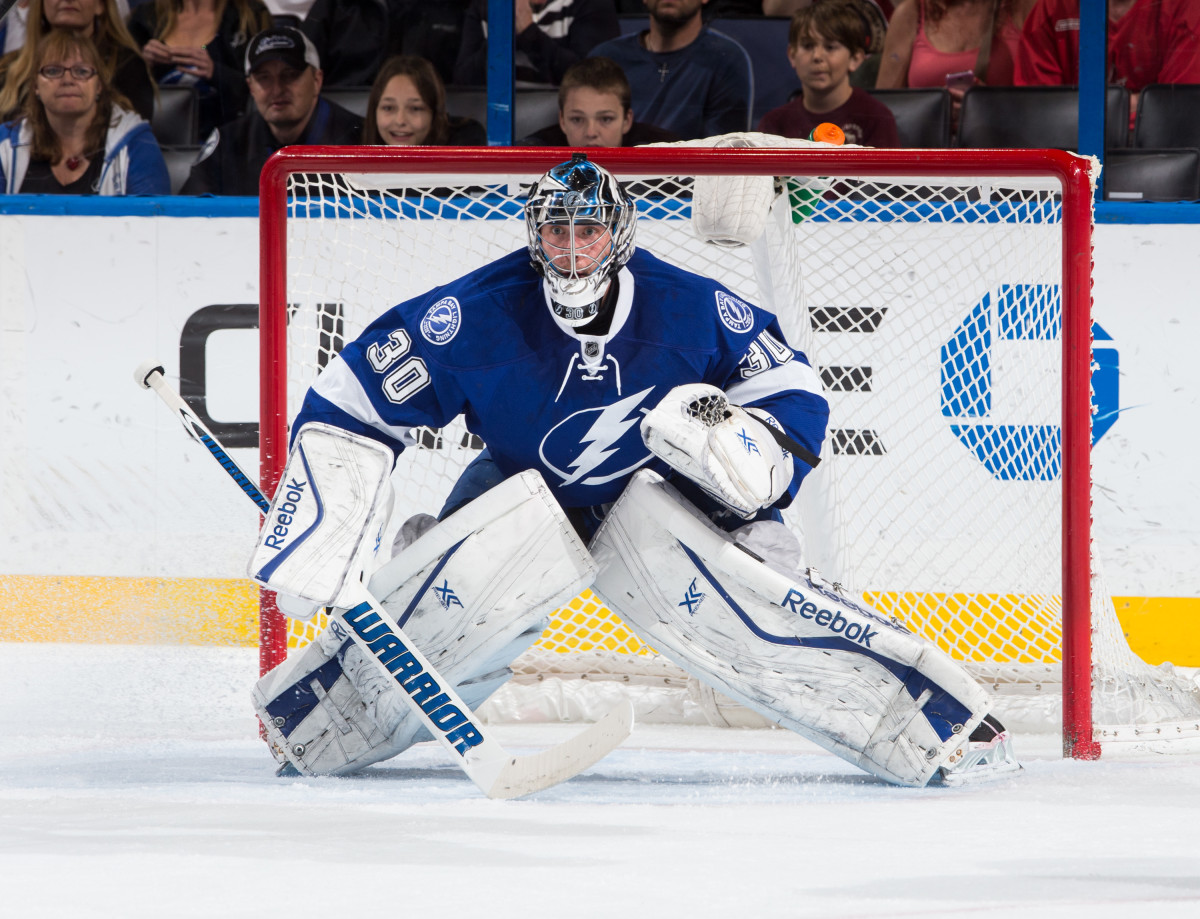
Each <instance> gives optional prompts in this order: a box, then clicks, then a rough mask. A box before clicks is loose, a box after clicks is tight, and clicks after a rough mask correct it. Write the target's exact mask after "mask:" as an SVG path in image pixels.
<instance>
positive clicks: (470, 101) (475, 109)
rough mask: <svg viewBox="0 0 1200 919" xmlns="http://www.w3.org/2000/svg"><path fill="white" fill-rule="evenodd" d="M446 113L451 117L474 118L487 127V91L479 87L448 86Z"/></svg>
mask: <svg viewBox="0 0 1200 919" xmlns="http://www.w3.org/2000/svg"><path fill="white" fill-rule="evenodd" d="M446 112H447V113H448V114H449V115H450V116H451V117H457V118H474V119H475V120H476V121H478V122H479V123H480V124H481V125H484V126H485V127H486V126H487V90H486V89H484V88H482V87H479V86H447V87H446Z"/></svg>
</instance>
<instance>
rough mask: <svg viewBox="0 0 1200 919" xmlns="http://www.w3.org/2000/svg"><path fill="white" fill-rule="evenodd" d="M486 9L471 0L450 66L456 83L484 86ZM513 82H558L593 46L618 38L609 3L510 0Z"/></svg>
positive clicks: (481, 0) (480, 2) (484, 3)
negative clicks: (457, 50)
mask: <svg viewBox="0 0 1200 919" xmlns="http://www.w3.org/2000/svg"><path fill="white" fill-rule="evenodd" d="M487 5H488V0H473V2H472V3H471V5H470V6H469V7H467V17H466V19H465V20H464V22H463V42H462V47H461V48H460V49H459V52H458V60H457V61H456V62H455V65H454V82H455V83H457V84H459V85H460V86H482V85H484V84H485V83H486V82H487ZM513 33H514V34H515V35H516V49H515V50H516V61H515V64H516V78H517V79H518V80H524V81H526V82H530V83H559V82H560V81H561V80H562V78H563V75H564V74H565V73H566V72H567V68H568V67H570V66H571V65H572V64H574V63H575V62H576V61H579V60H582V59H583V58H585V57H587V55H588V52H589V51H591V50H592V49H593V48H594V47H595V46H596V45H597V44H599V43H600V42H602V41H607V40H608V39H610V38H616V37H617V36H618V35H620V34H621V26H620V24H619V23H618V22H617V11H616V8H615V7H614V6H613V3H612V0H513Z"/></svg>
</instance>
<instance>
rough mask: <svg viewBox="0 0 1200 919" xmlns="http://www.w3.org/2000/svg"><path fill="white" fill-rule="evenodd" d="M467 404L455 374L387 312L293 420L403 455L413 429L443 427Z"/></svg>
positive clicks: (396, 313)
mask: <svg viewBox="0 0 1200 919" xmlns="http://www.w3.org/2000/svg"><path fill="white" fill-rule="evenodd" d="M464 408H465V398H464V397H463V395H462V392H461V391H460V390H459V388H458V386H457V385H455V383H454V374H453V373H452V372H451V371H450V370H449V369H448V368H446V367H443V366H442V365H440V364H438V363H436V362H434V361H431V360H430V359H429V358H428V356H427V355H426V354H424V353H423V351H422V348H421V339H420V336H419V335H413V334H412V333H411V332H410V331H409V330H408V328H406V326H405V323H404V322H403V319H402V316H401V313H400V308H399V307H397V308H396V309H394V310H392V311H390V312H389V313H387V314H385V315H384V316H383V317H382V318H381V319H380V320H378V321H376V322H375V323H373V324H372V325H371V326H370V327H369V328H368V329H367V330H366V331H365V332H364V333H363V334H362V335H361V336H360V337H359V338H358V339H356V340H355V341H354V342H352V343H351V344H349V345H347V346H346V347H345V348H344V349H343V350H342V353H341V354H339V355H338V357H337V358H335V359H334V360H333V361H332V362H331V363H330V364H329V366H328V367H326V368H325V370H324V371H322V373H321V375H320V376H318V377H317V380H316V382H315V383H314V384H313V385H312V387H311V388H310V389H309V391H308V393H307V394H306V396H305V399H304V404H303V405H302V406H301V409H300V412H299V414H298V415H297V416H296V418H295V420H294V421H293V422H292V431H291V436H292V437H293V438H294V437H295V435H296V432H297V431H298V430H299V429H300V427H301V426H302V425H304V424H306V423H308V422H310V421H319V422H324V423H326V424H330V425H333V426H335V427H339V428H343V429H345V430H347V431H353V432H355V433H357V434H362V435H365V436H367V437H371V438H374V439H375V440H378V441H380V442H381V443H383V444H384V445H385V446H387V447H389V448H390V449H391V450H392V452H393V453H395V454H397V455H399V454H400V453H401V452H402V451H403V450H404V448H405V446H407V445H408V444H409V443H410V442H411V434H410V432H411V431H412V429H413V428H415V427H420V426H423V425H428V426H429V427H442V426H444V425H445V424H447V423H448V422H449V421H451V420H452V419H453V418H454V417H455V416H456V415H458V414H460V413H461V412H462V411H463V410H464Z"/></svg>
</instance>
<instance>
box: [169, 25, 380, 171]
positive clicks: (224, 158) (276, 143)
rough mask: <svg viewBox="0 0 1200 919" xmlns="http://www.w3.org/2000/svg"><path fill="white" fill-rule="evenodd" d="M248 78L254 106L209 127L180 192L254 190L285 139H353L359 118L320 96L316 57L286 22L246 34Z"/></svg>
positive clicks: (359, 126) (313, 141)
mask: <svg viewBox="0 0 1200 919" xmlns="http://www.w3.org/2000/svg"><path fill="white" fill-rule="evenodd" d="M246 75H247V78H246V82H247V84H248V85H249V87H250V97H251V98H252V99H253V100H254V108H253V110H251V111H249V112H247V113H246V114H245V115H243V116H242V117H240V118H237V119H235V120H234V121H231V122H228V123H227V124H223V125H221V127H219V128H217V129H216V130H214V131H213V132H212V134H211V135H210V136H209V138H208V140H207V141H206V142H205V144H204V149H203V150H201V151H200V155H199V157H198V158H197V160H196V164H195V165H194V166H193V167H192V171H191V174H190V175H189V176H188V180H187V181H186V182H185V183H184V185H183V188H182V189H181V192H182V193H183V194H185V195H202V194H215V195H257V194H258V176H259V173H260V172H262V167H263V164H265V163H266V161H267V158H268V157H269V156H270V155H271V154H272V153H274V152H275V151H276V150H278V149H279V148H280V147H286V146H288V145H289V144H356V143H358V142H359V137H360V136H361V135H362V119H360V118H359V117H358V116H357V115H355V114H354V113H353V112H349V111H347V110H346V109H344V108H342V107H341V106H339V105H334V104H333V103H332V102H330V101H329V100H328V99H322V98H321V85H322V73H321V59H320V58H319V57H318V56H317V49H316V48H315V47H313V43H312V42H311V41H309V39H308V37H307V36H306V35H305V34H304V33H303V32H301V31H299V30H298V29H295V28H292V27H290V26H283V27H279V28H270V29H266V30H264V31H262V32H259V33H258V34H257V35H255V36H254V38H252V39H250V45H249V47H248V48H247V50H246Z"/></svg>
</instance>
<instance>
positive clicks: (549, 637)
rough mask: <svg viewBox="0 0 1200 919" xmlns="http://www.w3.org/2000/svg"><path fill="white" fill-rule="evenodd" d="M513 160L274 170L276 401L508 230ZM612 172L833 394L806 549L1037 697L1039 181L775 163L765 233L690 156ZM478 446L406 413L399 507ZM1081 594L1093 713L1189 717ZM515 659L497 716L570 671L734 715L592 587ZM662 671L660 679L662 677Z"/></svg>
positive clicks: (680, 260)
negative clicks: (677, 693) (278, 259)
mask: <svg viewBox="0 0 1200 919" xmlns="http://www.w3.org/2000/svg"><path fill="white" fill-rule="evenodd" d="M534 178H536V176H535V175H534V174H533V173H530V174H528V175H522V176H488V177H486V178H483V177H469V176H461V175H460V176H453V175H439V176H426V177H422V176H405V177H401V176H378V175H371V176H367V175H356V174H354V170H353V165H349V166H348V167H347V169H346V172H345V173H343V174H339V175H327V174H326V175H309V174H297V175H295V176H293V177H292V182H291V186H290V188H289V206H288V210H289V213H288V220H287V247H288V248H287V265H288V272H287V302H288V304H289V307H288V309H289V317H290V320H289V325H288V330H289V331H288V346H287V347H288V362H287V367H288V370H287V393H288V409H287V412H288V417H289V418H290V417H291V416H292V415H293V414H294V413H295V411H296V410H297V408H298V407H299V404H300V400H301V399H302V397H303V394H304V391H305V389H306V388H307V386H308V385H309V384H310V383H311V382H312V380H313V378H314V377H315V375H316V373H317V372H319V370H320V369H321V368H322V367H323V366H324V365H325V364H326V363H327V362H328V360H329V359H330V358H331V357H332V355H333V354H335V353H336V351H337V350H338V349H339V348H340V347H341V345H342V343H344V342H345V341H348V340H349V339H351V338H353V337H354V336H355V335H357V334H358V332H359V331H361V329H362V328H363V327H364V325H365V324H366V323H367V322H369V321H371V320H372V319H373V318H375V316H377V315H378V314H379V313H381V312H383V311H384V310H385V309H387V308H388V307H390V306H391V305H393V304H395V303H398V302H400V301H402V300H404V299H407V298H409V297H413V296H416V295H418V294H420V293H423V292H425V291H426V290H428V289H429V288H431V287H433V286H435V285H438V284H441V283H445V282H447V281H450V280H452V279H454V278H456V277H459V276H460V275H462V274H464V273H466V272H468V271H470V270H472V269H475V268H478V267H480V266H482V265H484V264H486V263H488V262H490V261H491V260H493V259H495V258H497V257H499V256H501V255H504V254H506V253H509V252H511V251H513V250H515V249H519V248H522V247H523V246H524V244H525V238H524V229H523V225H522V222H521V203H522V197H521V193H522V185H523V184H528V183H529V182H531V181H532V180H533V179H534ZM622 178H623V179H625V180H628V181H630V188H631V191H632V192H633V194H634V197H635V199H636V201H637V204H638V209H639V222H638V229H637V244H638V245H639V246H641V247H642V248H646V249H648V250H650V251H651V252H653V253H654V254H656V255H658V256H659V257H661V258H664V259H666V260H668V261H671V262H674V263H675V264H677V265H679V266H681V267H683V268H686V269H689V270H692V271H696V272H700V273H704V274H707V275H709V276H712V277H715V278H716V279H717V280H719V281H721V282H722V283H724V284H725V285H727V286H728V287H729V288H731V289H732V290H733V291H734V292H735V293H737V294H738V295H739V296H742V297H744V298H746V299H748V300H750V301H752V302H757V303H760V304H762V305H763V306H765V307H767V308H770V309H772V310H774V311H775V312H776V314H777V315H778V316H779V317H780V320H781V323H782V325H783V328H784V331H785V333H786V334H787V335H788V337H789V339H790V341H791V343H792V344H793V345H794V346H796V347H799V348H801V349H802V350H804V351H805V352H806V353H807V354H808V355H809V357H810V360H811V362H812V363H813V365H814V367H816V368H817V369H818V371H819V373H820V376H821V379H822V381H823V383H824V386H825V390H826V394H827V397H828V398H829V400H830V404H831V409H832V421H831V429H830V432H829V437H828V441H827V444H826V446H825V449H824V451H823V455H824V457H825V460H826V461H825V462H824V463H823V464H822V466H821V467H820V468H819V470H818V472H817V473H814V474H813V476H811V477H810V481H808V482H806V484H805V487H804V489H802V500H800V501H798V502H797V505H796V506H795V507H794V508H792V509H791V510H790V511H789V512H788V517H789V522H790V523H791V524H792V525H793V526H795V527H796V528H797V529H798V530H799V531H800V533H801V534H802V536H803V539H804V543H805V554H806V558H807V559H808V560H809V561H810V563H812V564H814V565H815V566H816V567H818V568H820V569H821V571H822V573H823V574H825V575H826V576H827V577H830V578H831V579H835V580H838V581H840V582H842V583H843V584H845V585H847V586H849V587H851V588H854V589H856V590H858V591H862V592H863V593H864V595H865V597H866V598H867V600H868V601H869V602H871V603H873V604H874V605H875V606H876V607H878V608H879V609H881V610H882V611H884V612H886V613H890V614H893V615H895V616H897V617H899V618H900V619H902V620H904V621H905V622H907V623H908V624H909V625H910V627H911V628H913V629H914V630H915V631H918V632H920V633H921V634H923V635H925V636H926V637H928V638H929V639H931V640H932V641H934V642H935V643H936V644H937V645H938V646H939V647H941V648H943V649H944V650H946V651H948V652H949V653H950V654H952V655H953V656H954V657H956V658H958V659H960V660H964V661H966V662H968V663H969V664H970V665H971V666H972V667H973V668H975V670H976V672H977V673H978V674H979V675H980V676H981V678H982V679H984V680H985V681H986V682H987V684H988V685H989V686H991V687H992V688H994V689H995V690H997V691H998V692H1002V693H1010V694H1012V695H1013V696H1014V697H1015V698H1018V699H1025V700H1030V699H1033V700H1037V701H1036V704H1035V705H1034V706H1033V708H1038V709H1040V714H1039V716H1038V717H1039V718H1045V719H1051V718H1053V717H1054V714H1055V711H1056V708H1055V706H1056V699H1057V692H1058V690H1059V685H1058V682H1059V676H1058V671H1059V663H1060V661H1061V653H1062V651H1061V649H1062V628H1061V600H1060V594H1061V577H1062V575H1061V565H1062V552H1061V537H1062V534H1061V513H1062V459H1061V457H1062V448H1061V445H1062V431H1061V389H1062V374H1061V369H1060V365H1061V354H1062V341H1061V335H1062V302H1061V296H1060V284H1061V281H1062V233H1061V226H1060V223H1061V207H1060V203H1061V202H1060V196H1059V194H1058V193H1057V191H1058V186H1057V183H1056V182H1052V181H1050V180H1041V179H1034V180H1030V179H1021V180H1014V179H1005V178H1003V177H997V176H981V177H973V178H967V179H963V178H954V179H947V180H937V179H931V178H929V177H923V178H920V179H911V180H905V179H903V178H895V177H892V178H887V179H883V178H869V177H859V178H852V179H847V178H822V177H812V176H809V177H804V178H797V179H788V180H785V181H783V182H781V183H780V184H779V191H780V192H781V194H780V195H779V196H778V197H777V199H776V202H775V205H774V207H773V209H772V212H771V215H770V219H768V221H767V231H766V232H765V234H764V235H763V237H762V238H761V239H760V240H759V241H758V242H756V243H755V244H754V245H752V246H743V247H740V248H724V247H717V246H713V245H711V244H705V243H702V242H700V241H699V240H698V239H697V238H696V236H695V235H694V234H693V232H692V227H691V221H690V215H691V189H692V180H691V179H690V178H688V177H681V176H676V175H669V174H666V175H642V174H639V175H638V176H622ZM1078 421H1079V423H1087V421H1086V419H1079V420H1078ZM481 447H482V444H481V443H480V442H479V441H478V439H477V438H475V437H473V436H472V435H471V434H469V433H468V432H467V431H466V428H465V427H464V426H463V424H462V421H461V419H459V420H458V421H456V422H455V423H454V424H452V425H450V426H449V427H447V428H446V429H444V430H441V431H433V430H428V429H423V430H420V431H418V432H417V446H416V447H415V448H414V449H410V450H408V451H406V453H405V455H404V456H403V457H402V458H401V460H400V462H399V463H398V465H397V472H396V474H395V476H394V481H395V484H396V488H397V504H398V506H397V514H396V517H397V519H398V520H403V519H404V518H405V517H407V516H408V515H410V514H413V513H418V512H431V513H436V512H437V510H438V509H439V508H440V507H441V502H442V500H443V499H444V497H445V495H446V494H447V492H448V491H449V489H450V486H451V485H452V484H453V482H454V481H455V479H456V477H457V475H458V474H459V472H460V471H461V470H462V469H463V468H464V467H465V465H466V464H467V463H468V462H469V461H470V460H471V459H472V458H473V457H474V456H475V455H476V453H477V451H478V450H479V449H480V448H481ZM1092 607H1093V616H1092V618H1093V630H1094V634H1095V636H1096V650H1097V653H1096V655H1095V661H1094V663H1095V667H1096V681H1095V686H1096V690H1095V704H1096V719H1095V720H1096V721H1097V722H1102V723H1106V724H1110V725H1117V726H1121V727H1119V728H1114V730H1119V731H1124V732H1125V735H1126V736H1128V733H1129V729H1128V727H1127V726H1129V725H1135V724H1144V723H1146V722H1148V721H1153V722H1162V721H1164V720H1165V721H1171V722H1187V721H1188V720H1189V719H1190V720H1191V721H1192V722H1193V723H1192V724H1191V727H1190V729H1188V728H1187V727H1186V725H1184V727H1180V726H1179V725H1178V724H1177V725H1176V728H1175V729H1176V730H1177V731H1178V730H1192V731H1196V732H1197V733H1200V731H1197V722H1200V705H1197V702H1196V693H1195V688H1194V687H1193V686H1189V685H1188V681H1187V680H1185V679H1183V678H1178V677H1174V676H1173V675H1171V674H1161V673H1158V672H1157V671H1154V670H1152V668H1149V667H1147V666H1146V665H1145V664H1144V663H1142V662H1141V661H1140V660H1138V659H1137V658H1136V657H1135V656H1134V655H1133V654H1132V652H1130V651H1129V649H1128V646H1127V644H1126V642H1125V641H1124V638H1123V636H1122V635H1121V630H1120V626H1119V623H1118V622H1117V620H1116V615H1115V612H1114V611H1113V607H1112V603H1111V602H1110V601H1109V600H1108V597H1107V595H1106V594H1103V595H1095V596H1094V597H1093V602H1092ZM308 637H310V636H306V635H305V634H303V633H301V632H299V631H297V632H296V633H295V634H293V635H292V636H291V641H292V643H293V644H295V643H296V642H303V641H306V640H307V639H308ZM514 669H515V671H516V673H517V675H518V679H517V681H516V682H518V683H521V682H523V683H524V684H526V687H528V686H529V685H531V684H536V685H537V686H539V687H540V688H535V689H533V690H530V689H528V688H520V687H518V688H516V689H513V690H511V691H509V694H508V695H507V696H505V697H503V698H501V699H498V700H493V703H489V705H493V706H494V709H495V711H497V712H499V713H500V714H501V715H502V716H503V717H512V718H522V717H531V716H532V713H533V712H535V711H536V712H540V713H541V715H542V716H544V717H554V718H563V717H587V716H588V714H589V703H587V702H586V701H584V702H579V701H572V700H571V699H570V698H568V697H570V696H572V695H574V696H583V695H586V693H588V692H591V691H594V692H595V693H598V694H599V697H600V701H599V702H598V703H597V704H598V705H600V706H602V705H603V698H604V697H605V696H606V695H607V694H608V693H610V692H612V691H613V689H612V686H602V687H600V688H594V690H593V689H588V688H586V687H585V688H583V689H579V688H574V689H570V690H567V689H563V688H562V687H561V686H558V685H556V688H554V689H553V690H550V689H549V688H548V686H549V684H550V683H552V682H553V683H556V684H557V682H558V681H557V680H556V679H555V678H557V677H560V676H563V675H572V676H576V677H582V678H583V679H582V680H580V681H579V682H581V683H588V684H590V685H591V686H592V687H598V686H600V684H604V683H605V682H606V681H607V682H609V683H617V684H623V685H625V686H627V687H635V686H641V687H643V688H645V689H646V691H647V692H648V693H649V697H650V698H651V699H652V701H651V702H650V703H648V704H649V706H650V709H651V710H652V711H654V712H657V713H660V714H664V716H665V717H671V718H676V719H679V720H687V719H689V718H693V717H698V716H697V714H696V713H697V712H702V713H704V717H705V718H707V720H709V721H717V722H720V721H725V722H731V720H732V721H734V722H736V720H737V719H736V718H734V719H731V718H730V717H727V716H723V715H721V714H720V713H719V712H718V711H717V710H716V707H715V703H713V702H712V700H711V699H708V700H707V701H706V700H705V699H704V698H703V696H704V693H703V692H701V691H698V690H697V689H695V688H693V689H692V690H691V692H690V695H689V693H688V692H687V691H685V690H683V689H682V688H684V687H686V685H687V681H686V677H685V676H684V675H683V674H682V672H681V671H679V670H677V669H676V668H674V667H673V666H671V665H670V664H669V663H668V662H666V661H664V660H663V659H661V658H660V657H658V656H657V655H655V654H654V653H653V652H652V651H650V650H649V649H647V648H645V647H644V646H643V645H642V644H641V643H640V642H639V641H638V640H637V638H636V637H635V636H633V635H632V634H631V633H630V632H629V631H628V630H627V629H626V628H625V626H624V624H623V623H621V622H620V620H619V619H617V618H616V617H615V616H613V615H612V614H611V613H609V612H608V611H607V610H605V609H603V608H602V607H601V606H600V605H599V604H598V602H597V601H596V600H595V598H594V597H593V596H592V595H591V594H590V593H589V592H585V593H584V594H583V595H582V596H581V597H579V598H577V599H576V600H575V601H574V602H573V603H572V604H570V605H569V606H568V607H567V608H564V609H563V610H561V611H560V612H559V613H558V614H556V616H555V617H554V619H553V621H552V623H551V627H550V629H549V630H548V631H547V632H546V634H545V635H544V636H543V638H542V640H541V641H540V642H539V643H538V645H537V646H535V648H534V649H533V650H532V651H531V652H530V653H529V654H528V655H526V656H525V657H523V658H522V659H521V660H520V661H518V664H517V666H515V667H514ZM673 689H680V690H681V691H683V696H684V700H683V701H682V702H678V701H677V702H676V703H671V704H668V703H667V702H665V701H664V699H665V698H666V697H665V696H664V695H663V693H664V692H667V693H668V694H669V692H670V691H671V690H673ZM539 693H540V696H539V695H538V694H539ZM547 700H549V701H547ZM591 710H592V711H594V710H595V709H591ZM640 714H641V716H642V717H643V718H645V717H646V716H647V711H646V710H645V709H643V711H642V712H641V713H640ZM1139 730H1140V729H1139ZM1106 739H1111V738H1106Z"/></svg>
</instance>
